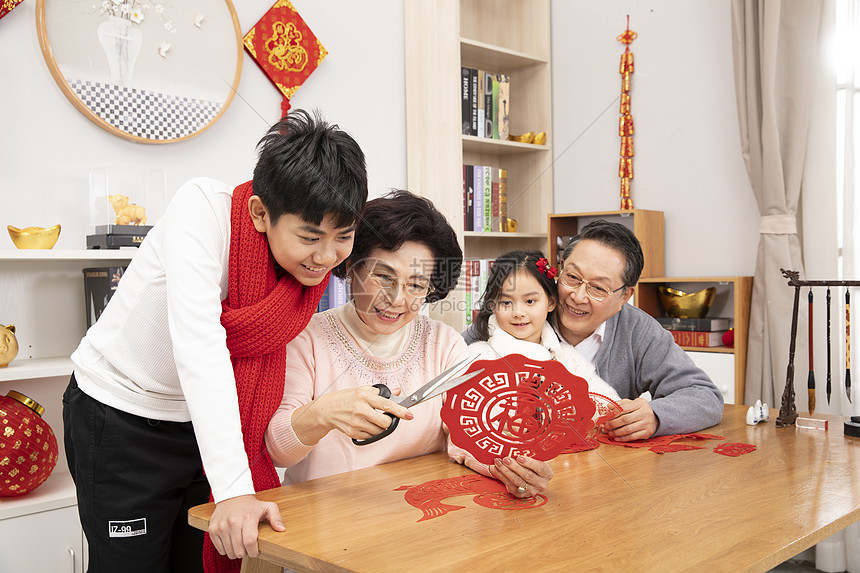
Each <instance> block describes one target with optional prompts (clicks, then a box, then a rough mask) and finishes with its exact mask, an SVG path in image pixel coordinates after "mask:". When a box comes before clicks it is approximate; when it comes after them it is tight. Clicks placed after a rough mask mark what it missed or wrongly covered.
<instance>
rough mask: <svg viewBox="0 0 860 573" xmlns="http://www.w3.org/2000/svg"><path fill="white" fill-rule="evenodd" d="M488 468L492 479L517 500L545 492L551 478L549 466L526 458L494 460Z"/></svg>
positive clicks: (551, 473)
mask: <svg viewBox="0 0 860 573" xmlns="http://www.w3.org/2000/svg"><path fill="white" fill-rule="evenodd" d="M489 468H490V473H491V474H492V475H493V477H494V478H496V479H497V480H499V481H500V482H502V483H503V484H505V487H506V488H507V490H508V493H509V494H511V495H513V496H515V497H519V498H527V497H534V496H535V495H537V494H539V493H543V492H545V491H546V490H547V487H549V480H551V479H552V476H553V472H552V468H551V467H549V464H547V463H546V462H541V461H538V460H536V459H534V458H530V457H527V456H516V458H496V462H495V464H494V465H491V466H489Z"/></svg>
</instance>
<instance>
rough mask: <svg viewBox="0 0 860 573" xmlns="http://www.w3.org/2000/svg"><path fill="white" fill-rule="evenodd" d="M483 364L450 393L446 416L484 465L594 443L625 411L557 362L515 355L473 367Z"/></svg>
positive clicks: (455, 436) (454, 434)
mask: <svg viewBox="0 0 860 573" xmlns="http://www.w3.org/2000/svg"><path fill="white" fill-rule="evenodd" d="M479 368H483V369H484V373H483V375H481V376H478V377H475V378H473V379H472V380H469V381H468V382H465V383H463V384H461V385H459V386H457V387H456V388H454V389H453V390H450V391H449V392H448V394H447V396H446V399H445V404H444V406H443V407H442V419H443V420H444V422H445V423H446V424H447V426H448V430H449V432H450V435H451V441H452V442H453V443H454V444H455V445H456V446H458V447H460V448H463V449H464V450H466V451H467V452H469V453H470V454H472V455H473V456H474V457H475V459H476V460H478V461H479V462H481V463H484V464H492V463H493V461H494V460H495V459H496V458H501V457H507V456H516V455H519V454H522V455H526V456H529V457H532V458H535V459H537V460H542V461H546V460H550V459H552V458H554V457H556V456H557V455H559V454H561V453H563V452H564V451H565V450H567V449H568V448H571V447H574V448H580V449H582V448H583V447H586V446H590V447H593V446H592V444H590V441H589V437H590V435H593V434H595V433H596V428H597V427H598V426H599V424H600V423H602V422H603V421H604V420H605V419H608V418H609V417H611V416H612V415H613V412H614V411H620V407H619V406H618V405H617V404H615V402H613V401H612V400H610V399H609V398H606V397H604V396H599V395H596V394H595V395H591V394H589V392H588V382H586V380H585V379H583V378H581V377H579V376H575V375H573V374H571V373H570V372H568V371H567V369H566V368H565V367H564V366H562V364H561V363H560V362H556V361H554V360H547V361H542V360H531V359H529V358H526V357H525V356H522V355H521V354H511V355H509V356H505V357H503V358H499V359H496V360H478V361H476V362H474V363H473V364H472V366H471V368H470V370H469V371H472V370H477V369H479ZM590 447H588V448H587V449H590Z"/></svg>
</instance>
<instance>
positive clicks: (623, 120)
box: [617, 15, 637, 211]
mask: <svg viewBox="0 0 860 573" xmlns="http://www.w3.org/2000/svg"><path fill="white" fill-rule="evenodd" d="M636 36H637V34H636V32H634V31H632V30H631V29H630V16H629V15H628V16H627V30H626V31H625V32H624V33H623V34H621V35H620V36H618V38H617V39H618V41H619V42H623V43H624V44H626V46H627V47H626V48H624V53H623V54H621V64H620V65H619V67H618V72H619V73H620V74H621V106H620V109H619V112H620V113H621V117H620V118H619V119H618V136H619V137H621V159H620V160H619V162H618V177H620V178H621V210H622V211H631V210H633V199H631V198H630V180H631V179H633V155H634V153H633V134H634V129H633V115H632V114H631V113H630V76H631V75H632V74H633V70H634V65H633V52H631V51H630V44H631V43H632V42H633V40H635V39H636Z"/></svg>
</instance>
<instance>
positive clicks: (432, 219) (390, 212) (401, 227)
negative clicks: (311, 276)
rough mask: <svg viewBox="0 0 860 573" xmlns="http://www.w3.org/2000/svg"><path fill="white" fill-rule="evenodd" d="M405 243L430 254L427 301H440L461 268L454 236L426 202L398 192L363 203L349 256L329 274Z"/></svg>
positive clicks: (343, 271) (460, 253) (340, 272)
mask: <svg viewBox="0 0 860 573" xmlns="http://www.w3.org/2000/svg"><path fill="white" fill-rule="evenodd" d="M407 241H414V242H416V243H420V244H422V245H424V246H426V247H427V248H428V249H430V252H431V253H433V270H432V272H431V273H430V285H431V286H432V287H433V292H431V293H430V294H429V295H428V296H427V302H436V301H438V300H442V299H443V298H445V297H446V296H448V293H449V292H451V291H452V290H453V289H454V287H456V286H457V280H458V279H459V278H460V268H461V267H462V265H463V251H462V249H460V245H459V243H458V242H457V233H456V232H455V231H454V229H452V228H451V225H450V223H448V220H447V219H446V218H445V216H444V215H443V214H442V213H440V212H439V210H438V209H436V207H435V206H434V205H433V203H432V202H431V201H430V200H428V199H425V198H424V197H419V196H418V195H415V194H413V193H410V192H409V191H404V190H402V189H397V190H394V191H392V192H390V193H388V194H386V195H384V196H382V197H379V198H377V199H372V200H370V201H368V202H367V205H366V206H365V208H364V214H363V215H362V217H361V220H360V221H359V223H358V228H357V229H356V231H355V242H354V243H353V247H352V254H350V256H349V258H348V259H347V260H346V261H345V262H344V263H341V264H340V265H339V266H338V267H337V268H336V269H335V270H334V271H333V272H334V274H335V275H336V276H339V277H344V276H346V265H347V264H349V265H351V266H354V265H356V264H358V263H360V262H362V261H364V260H367V258H368V257H369V256H370V253H372V252H373V251H374V250H376V249H382V250H384V251H392V252H393V251H396V250H398V249H399V248H400V247H401V246H403V243H405V242H407Z"/></svg>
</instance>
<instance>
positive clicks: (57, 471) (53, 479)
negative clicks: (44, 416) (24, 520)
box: [0, 444, 77, 520]
mask: <svg viewBox="0 0 860 573" xmlns="http://www.w3.org/2000/svg"><path fill="white" fill-rule="evenodd" d="M60 447H62V444H60ZM65 469H66V468H61V467H59V466H57V467H55V468H54V471H53V472H52V473H51V475H49V476H48V479H47V480H45V483H43V484H42V485H40V486H39V487H37V488H36V489H34V490H33V491H31V492H30V493H26V494H24V495H22V496H18V497H2V498H0V520H4V519H11V518H13V517H20V516H22V515H29V514H31V513H38V512H40V511H49V510H52V509H60V508H62V507H71V506H74V505H75V504H76V503H77V495H76V494H75V483H74V482H73V481H72V476H71V475H70V474H69V473H68V472H67V471H63V470H65Z"/></svg>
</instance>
